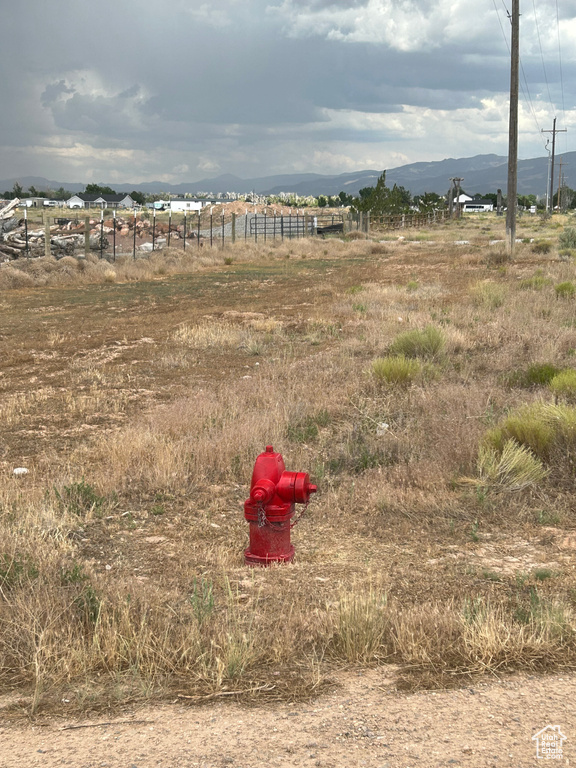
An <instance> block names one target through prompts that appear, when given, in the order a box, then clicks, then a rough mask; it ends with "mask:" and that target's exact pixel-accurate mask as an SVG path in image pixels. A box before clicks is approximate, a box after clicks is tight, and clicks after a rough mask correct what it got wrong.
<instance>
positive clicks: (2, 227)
mask: <svg viewBox="0 0 576 768" xmlns="http://www.w3.org/2000/svg"><path fill="white" fill-rule="evenodd" d="M19 202H20V201H19V200H18V199H17V198H16V199H14V200H11V201H10V202H9V203H8V204H7V205H5V206H4V207H3V208H0V260H2V261H8V260H11V259H17V258H19V257H24V256H26V257H38V256H44V254H45V238H46V231H45V227H42V228H40V229H37V228H30V227H29V226H27V222H26V219H22V218H19V217H18V216H16V207H17V205H18V203H19ZM84 226H85V225H84V222H81V221H78V220H73V219H68V220H61V221H60V222H59V223H57V224H54V225H52V226H50V252H51V254H52V256H54V257H55V258H57V259H59V258H62V257H63V256H67V255H74V253H75V251H77V250H83V249H84V247H85V238H84ZM112 231H113V230H112V228H111V227H110V228H104V229H103V228H101V226H100V222H99V221H95V220H91V221H90V249H91V250H100V249H101V248H102V249H104V248H107V247H108V244H109V243H108V239H107V238H106V237H105V235H106V234H107V233H111V232H112Z"/></svg>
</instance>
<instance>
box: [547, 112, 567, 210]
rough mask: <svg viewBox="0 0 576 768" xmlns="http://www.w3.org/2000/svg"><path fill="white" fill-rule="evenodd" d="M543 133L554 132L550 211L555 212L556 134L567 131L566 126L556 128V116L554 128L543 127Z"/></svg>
mask: <svg viewBox="0 0 576 768" xmlns="http://www.w3.org/2000/svg"><path fill="white" fill-rule="evenodd" d="M542 133H551V134H552V164H551V166H550V195H549V200H550V213H554V150H555V149H556V134H557V133H566V128H556V118H554V121H553V123H552V130H550V129H548V130H544V129H542Z"/></svg>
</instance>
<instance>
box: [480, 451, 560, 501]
mask: <svg viewBox="0 0 576 768" xmlns="http://www.w3.org/2000/svg"><path fill="white" fill-rule="evenodd" d="M478 474H479V475H480V480H481V483H482V484H483V485H486V486H487V487H490V488H493V489H498V490H507V491H519V490H522V489H524V488H528V487H529V486H533V485H538V484H539V483H541V482H542V480H544V478H545V477H546V476H547V474H548V470H547V469H546V468H545V467H544V465H543V463H542V462H541V461H540V459H538V458H536V456H534V454H533V453H532V451H530V450H529V449H528V448H525V447H524V446H522V445H519V444H518V443H517V442H516V441H515V440H513V439H510V440H506V442H505V443H504V446H503V447H502V451H498V450H496V449H495V448H494V447H493V446H491V445H486V446H481V448H480V451H479V453H478Z"/></svg>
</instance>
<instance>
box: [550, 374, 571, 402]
mask: <svg viewBox="0 0 576 768" xmlns="http://www.w3.org/2000/svg"><path fill="white" fill-rule="evenodd" d="M549 386H550V390H551V391H552V392H553V393H554V395H555V396H556V397H563V398H565V399H566V400H574V399H575V398H576V371H575V370H574V369H573V368H567V369H566V370H564V371H560V373H558V374H556V376H554V378H553V379H552V380H551V381H550V384H549Z"/></svg>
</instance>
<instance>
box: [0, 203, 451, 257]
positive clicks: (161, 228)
mask: <svg viewBox="0 0 576 768" xmlns="http://www.w3.org/2000/svg"><path fill="white" fill-rule="evenodd" d="M448 218H449V213H448V212H447V211H444V210H436V211H429V212H412V213H403V214H394V215H387V216H371V215H370V214H369V213H362V212H351V211H349V210H344V211H342V212H341V213H336V212H330V213H318V212H315V213H301V212H299V213H296V214H292V213H291V214H288V215H277V214H272V215H271V214H268V213H256V212H254V213H252V212H246V213H245V214H241V215H237V214H235V213H222V214H219V215H215V214H214V213H212V212H205V211H202V212H198V213H191V214H190V213H182V214H179V215H173V214H169V215H168V216H166V215H162V216H156V215H155V214H153V215H151V214H148V213H145V214H144V215H136V214H130V213H127V215H125V216H121V215H117V212H114V214H113V216H112V217H108V218H105V216H104V213H102V215H101V218H100V220H94V219H91V218H90V217H78V216H62V215H60V216H55V217H53V218H52V224H51V223H50V219H49V218H48V217H45V220H44V221H45V223H44V225H43V226H41V228H40V229H38V228H37V227H36V228H34V227H33V226H32V225H31V224H30V223H29V222H28V220H27V219H26V220H25V221H24V227H23V228H22V229H21V230H20V231H18V232H15V233H14V235H13V236H12V235H10V234H8V235H7V236H5V237H4V242H3V243H2V245H1V246H0V248H1V247H3V246H7V247H8V248H11V249H12V251H13V253H10V255H11V256H12V257H14V256H17V255H21V256H38V255H42V253H44V254H46V255H48V254H49V253H50V250H52V252H53V253H55V254H56V255H57V256H62V255H66V254H71V255H76V256H80V255H81V253H82V252H84V254H85V255H87V254H88V253H89V252H92V253H94V252H97V253H99V255H100V257H101V258H106V259H108V260H111V261H115V260H116V258H117V257H119V256H123V257H126V256H132V258H134V259H136V258H141V257H145V256H147V255H149V254H150V253H152V252H154V251H159V250H162V249H163V248H182V249H185V250H186V249H189V248H197V249H199V248H203V247H211V248H214V247H219V248H224V247H226V246H227V245H230V244H233V243H236V242H239V241H242V240H244V241H249V240H250V241H253V242H255V243H258V242H262V241H264V242H266V241H268V240H271V241H275V240H280V241H283V240H292V239H297V238H302V237H327V236H336V237H343V236H346V235H348V234H350V233H351V232H354V231H357V232H362V233H364V234H365V235H370V234H371V235H372V236H378V234H379V233H384V232H388V231H391V230H401V229H409V228H414V227H425V226H432V225H434V224H440V223H442V222H444V221H447V220H448ZM48 227H49V228H50V232H49V238H50V239H49V243H46V234H47V232H48ZM55 227H56V228H55ZM7 238H8V239H7Z"/></svg>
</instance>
